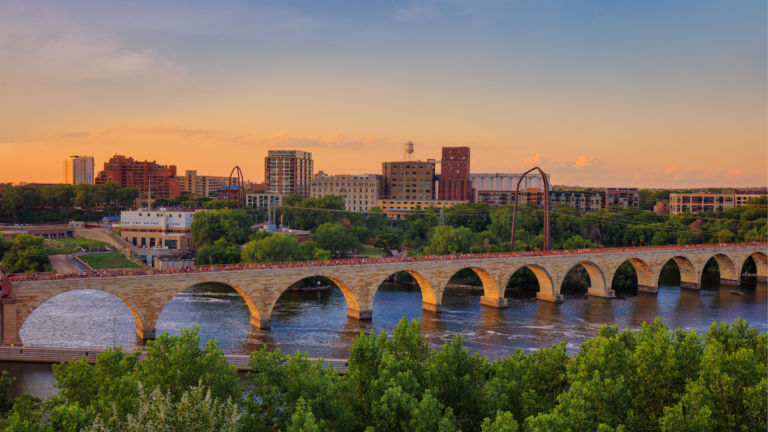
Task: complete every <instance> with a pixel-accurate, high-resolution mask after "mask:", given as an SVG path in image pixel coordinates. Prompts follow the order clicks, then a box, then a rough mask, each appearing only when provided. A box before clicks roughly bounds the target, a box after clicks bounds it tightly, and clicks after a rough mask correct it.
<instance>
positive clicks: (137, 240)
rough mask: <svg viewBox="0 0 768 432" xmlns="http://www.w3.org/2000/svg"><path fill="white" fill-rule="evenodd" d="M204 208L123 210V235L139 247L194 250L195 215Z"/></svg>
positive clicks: (121, 221) (121, 224)
mask: <svg viewBox="0 0 768 432" xmlns="http://www.w3.org/2000/svg"><path fill="white" fill-rule="evenodd" d="M198 211H204V210H194V211H189V210H170V209H164V208H158V209H150V210H147V209H143V210H128V211H123V212H121V213H120V237H122V238H123V239H124V240H125V241H127V242H128V243H130V244H132V245H134V246H136V247H138V248H162V249H171V250H184V249H192V248H193V246H194V243H193V241H192V234H191V227H192V215H193V214H194V213H196V212H198Z"/></svg>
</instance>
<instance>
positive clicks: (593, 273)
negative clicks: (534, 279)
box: [561, 261, 615, 297]
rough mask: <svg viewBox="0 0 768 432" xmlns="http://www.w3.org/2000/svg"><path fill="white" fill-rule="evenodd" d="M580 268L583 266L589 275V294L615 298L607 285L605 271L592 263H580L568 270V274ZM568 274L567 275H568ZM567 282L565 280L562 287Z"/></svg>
mask: <svg viewBox="0 0 768 432" xmlns="http://www.w3.org/2000/svg"><path fill="white" fill-rule="evenodd" d="M578 266H582V267H583V268H584V270H586V271H587V275H589V287H588V288H587V293H588V294H590V295H595V296H599V297H615V294H614V292H613V290H612V289H610V286H609V285H608V284H607V283H606V280H605V275H604V273H603V270H602V269H601V268H600V266H598V265H597V264H595V263H594V262H592V261H579V262H577V263H575V264H574V265H572V266H571V268H570V269H568V272H570V271H572V270H573V269H575V268H576V267H578ZM568 272H566V274H567V273H568ZM564 282H565V278H563V281H561V286H562V284H563V283H564Z"/></svg>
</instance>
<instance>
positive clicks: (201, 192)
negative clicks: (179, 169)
mask: <svg viewBox="0 0 768 432" xmlns="http://www.w3.org/2000/svg"><path fill="white" fill-rule="evenodd" d="M232 181H233V183H234V184H235V185H237V184H238V182H239V180H238V179H237V178H236V177H235V178H233V179H232ZM228 184H229V177H224V176H206V175H198V174H197V171H196V170H187V171H185V172H184V175H183V176H179V187H180V190H181V193H188V194H191V195H193V196H195V197H209V196H214V195H216V192H217V191H218V190H220V189H224V188H226V187H227V185H228Z"/></svg>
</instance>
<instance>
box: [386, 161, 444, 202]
mask: <svg viewBox="0 0 768 432" xmlns="http://www.w3.org/2000/svg"><path fill="white" fill-rule="evenodd" d="M381 197H382V198H385V199H394V200H422V201H423V200H432V199H435V161H434V160H432V159H430V160H428V161H426V162H423V161H400V162H383V163H382V175H381Z"/></svg>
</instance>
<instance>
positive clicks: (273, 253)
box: [240, 234, 305, 263]
mask: <svg viewBox="0 0 768 432" xmlns="http://www.w3.org/2000/svg"><path fill="white" fill-rule="evenodd" d="M304 253H305V251H304V250H303V249H302V247H301V246H300V245H299V241H298V240H296V237H293V236H290V235H285V234H273V235H270V236H268V237H265V238H262V239H261V240H251V241H249V242H248V243H246V244H245V246H243V249H242V252H241V255H240V257H241V260H242V261H243V262H246V263H252V262H279V261H300V260H303V259H305V256H304Z"/></svg>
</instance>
